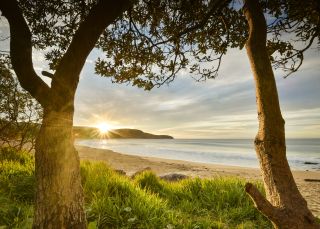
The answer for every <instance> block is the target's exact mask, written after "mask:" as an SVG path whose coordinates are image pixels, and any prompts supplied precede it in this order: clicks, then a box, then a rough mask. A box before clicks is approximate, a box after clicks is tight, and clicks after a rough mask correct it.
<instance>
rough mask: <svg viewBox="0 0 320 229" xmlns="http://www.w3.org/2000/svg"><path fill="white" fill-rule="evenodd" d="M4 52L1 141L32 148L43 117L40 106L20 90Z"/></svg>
mask: <svg viewBox="0 0 320 229" xmlns="http://www.w3.org/2000/svg"><path fill="white" fill-rule="evenodd" d="M11 69H12V67H11V65H10V61H9V59H8V57H7V56H6V55H3V56H1V58H0V94H1V97H0V145H2V146H9V147H13V148H16V149H18V150H21V149H24V150H27V151H29V152H30V151H32V150H34V147H35V139H36V136H37V133H38V131H39V127H40V126H39V125H40V122H41V118H42V109H41V106H40V105H39V104H38V103H37V101H35V100H34V99H33V98H32V97H31V95H30V94H29V93H28V92H26V91H25V90H23V89H22V88H21V87H20V86H19V83H18V81H17V79H16V78H15V77H14V75H13V74H12V72H11Z"/></svg>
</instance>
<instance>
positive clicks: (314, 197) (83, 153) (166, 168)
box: [76, 146, 320, 217]
mask: <svg viewBox="0 0 320 229" xmlns="http://www.w3.org/2000/svg"><path fill="white" fill-rule="evenodd" d="M76 148H77V150H78V152H79V155H80V158H81V160H92V161H104V162H106V163H108V164H109V165H110V166H111V167H113V168H114V169H119V170H123V171H125V172H126V174H127V175H132V174H134V173H135V172H137V171H139V170H142V169H145V168H147V167H150V168H151V170H152V171H154V172H155V173H157V174H158V175H165V174H169V173H179V174H185V175H188V176H191V177H215V176H236V177H242V178H245V179H248V180H252V179H255V180H261V174H260V170H259V169H254V168H245V167H236V166H226V165H215V164H204V163H194V162H188V161H179V160H168V159H162V158H154V157H140V156H133V155H126V154H121V153H118V152H114V151H112V150H107V149H95V148H90V147H85V146H76ZM293 176H294V178H295V180H296V183H297V185H298V188H299V190H300V191H301V193H302V195H303V196H304V198H305V199H306V200H307V202H308V206H309V208H310V209H311V211H312V212H313V214H314V215H316V216H317V217H320V182H319V180H320V172H318V171H293ZM305 179H310V180H318V181H306V180H305Z"/></svg>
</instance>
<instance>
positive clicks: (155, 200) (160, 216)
mask: <svg viewBox="0 0 320 229" xmlns="http://www.w3.org/2000/svg"><path fill="white" fill-rule="evenodd" d="M81 178H82V185H83V188H84V194H85V208H86V213H87V218H88V223H89V228H90V229H93V228H167V229H168V228H190V229H191V228H272V226H271V224H270V223H269V222H268V221H267V220H266V219H265V218H264V217H263V216H262V215H261V214H259V212H258V211H257V210H256V209H255V208H254V207H253V205H252V202H251V201H250V200H249V198H248V196H247V195H246V194H245V192H244V183H245V182H244V180H241V179H238V178H223V177H221V178H214V179H199V178H194V179H191V178H190V179H185V180H181V181H178V182H167V181H164V180H161V179H159V178H158V177H157V176H156V175H155V174H154V173H153V172H151V171H145V172H143V173H141V174H139V175H137V176H136V177H135V178H134V179H133V180H132V179H130V178H129V177H126V176H123V175H120V174H118V173H116V172H114V171H113V170H112V169H110V167H109V166H107V165H106V164H105V163H97V162H82V163H81ZM257 185H258V186H259V187H260V189H261V188H262V186H261V184H259V183H258V184H257ZM34 186H35V178H34V157H33V156H32V155H31V154H29V153H26V152H20V151H15V150H12V149H0V203H1V205H0V228H1V227H2V226H5V228H31V225H32V217H33V215H32V214H33V200H34V193H35V189H34Z"/></svg>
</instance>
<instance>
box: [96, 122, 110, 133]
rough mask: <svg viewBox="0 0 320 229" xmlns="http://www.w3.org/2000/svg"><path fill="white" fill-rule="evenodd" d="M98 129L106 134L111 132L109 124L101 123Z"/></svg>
mask: <svg viewBox="0 0 320 229" xmlns="http://www.w3.org/2000/svg"><path fill="white" fill-rule="evenodd" d="M98 129H99V131H100V133H102V134H104V133H107V132H108V131H109V130H110V126H109V125H108V124H107V123H100V124H99V125H98Z"/></svg>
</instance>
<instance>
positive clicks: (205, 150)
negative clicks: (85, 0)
mask: <svg viewBox="0 0 320 229" xmlns="http://www.w3.org/2000/svg"><path fill="white" fill-rule="evenodd" d="M76 144H77V145H82V146H89V147H92V148H98V149H110V150H113V151H115V152H121V153H124V154H130V155H137V156H147V157H157V158H165V159H175V160H183V161H192V162H202V163H209V164H222V165H233V166H242V167H253V168H258V160H257V156H256V154H255V151H254V145H253V140H249V139H108V140H105V139H81V140H77V141H76ZM287 158H288V161H289V164H290V166H291V168H292V169H294V170H310V171H312V170H313V171H320V139H287Z"/></svg>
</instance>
